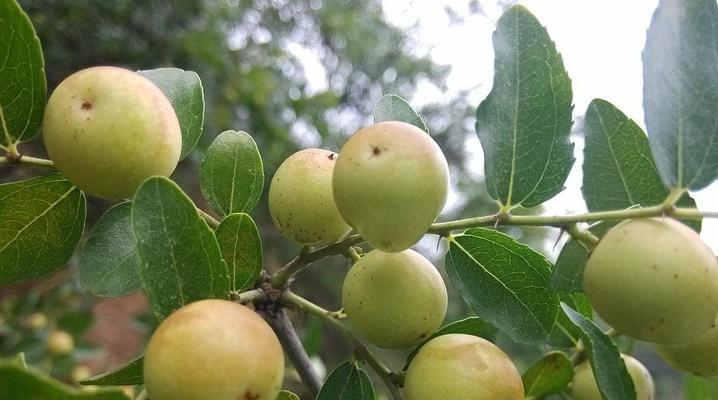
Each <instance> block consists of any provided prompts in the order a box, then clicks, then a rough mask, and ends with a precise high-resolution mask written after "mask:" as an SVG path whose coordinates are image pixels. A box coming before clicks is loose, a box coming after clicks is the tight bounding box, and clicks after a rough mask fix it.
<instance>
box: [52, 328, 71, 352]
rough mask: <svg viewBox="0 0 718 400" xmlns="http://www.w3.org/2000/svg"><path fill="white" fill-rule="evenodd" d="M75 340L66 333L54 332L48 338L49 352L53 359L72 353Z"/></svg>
mask: <svg viewBox="0 0 718 400" xmlns="http://www.w3.org/2000/svg"><path fill="white" fill-rule="evenodd" d="M74 349H75V340H74V339H73V338H72V335H70V334H69V333H67V332H65V331H54V332H52V333H51V334H50V335H49V336H48V337H47V351H48V352H50V354H51V355H52V356H53V357H62V356H66V355H68V354H70V353H72V350H74Z"/></svg>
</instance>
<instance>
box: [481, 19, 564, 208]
mask: <svg viewBox="0 0 718 400" xmlns="http://www.w3.org/2000/svg"><path fill="white" fill-rule="evenodd" d="M493 42H494V52H495V58H494V87H493V89H492V90H491V93H489V96H488V97H487V98H486V100H484V101H483V102H482V103H481V104H480V105H479V108H478V109H477V110H476V132H477V134H478V135H479V140H480V141H481V146H482V147H483V150H484V158H485V162H484V169H485V175H486V184H487V186H488V189H489V194H490V195H491V197H493V198H494V199H495V200H497V201H499V202H500V203H501V204H503V205H504V207H506V208H508V207H513V206H518V205H522V206H524V207H532V206H536V205H539V204H541V203H543V202H544V201H546V200H548V199H550V198H551V197H553V196H555V195H556V194H557V193H559V192H560V191H562V190H563V188H564V186H563V184H564V182H565V181H566V177H567V176H568V173H569V172H570V170H571V166H572V165H573V162H574V158H573V144H572V143H571V142H570V141H569V134H570V132H571V124H572V122H571V111H572V109H573V106H572V105H571V99H572V93H571V80H570V79H569V77H568V74H567V73H566V70H565V69H564V66H563V61H562V59H561V56H560V55H559V53H558V52H557V51H556V46H555V45H554V43H553V42H552V41H551V38H550V37H549V35H548V33H547V32H546V29H545V28H544V27H543V26H541V23H540V22H539V21H538V20H537V19H536V17H534V16H533V15H532V14H531V13H530V12H529V11H528V10H526V9H525V8H524V7H522V6H513V7H511V8H509V9H508V10H507V11H506V12H505V13H504V14H503V15H502V16H501V18H500V19H499V21H498V25H497V27H496V32H494V36H493Z"/></svg>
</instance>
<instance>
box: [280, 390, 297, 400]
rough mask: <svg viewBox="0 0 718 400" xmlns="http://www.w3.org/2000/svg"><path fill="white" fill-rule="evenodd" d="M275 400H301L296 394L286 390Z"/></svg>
mask: <svg viewBox="0 0 718 400" xmlns="http://www.w3.org/2000/svg"><path fill="white" fill-rule="evenodd" d="M277 400H301V399H300V398H299V396H297V395H296V394H294V393H292V392H290V391H288V390H282V391H281V392H280V393H279V396H277Z"/></svg>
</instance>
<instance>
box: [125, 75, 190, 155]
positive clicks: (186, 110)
mask: <svg viewBox="0 0 718 400" xmlns="http://www.w3.org/2000/svg"><path fill="white" fill-rule="evenodd" d="M138 72H139V73H140V74H142V75H144V76H145V77H146V78H147V79H149V80H151V81H152V82H153V83H154V84H155V85H157V87H159V88H160V90H162V92H163V93H164V94H165V96H167V98H168V99H169V101H170V103H171V104H172V108H174V110H175V114H177V120H179V124H180V129H181V131H182V152H181V153H180V159H183V158H185V157H187V155H188V154H189V153H190V152H191V151H192V149H194V146H195V145H196V144H197V141H199V138H200V136H202V126H203V125H204V89H203V88H202V81H201V80H200V79H199V75H197V74H196V73H195V72H192V71H184V70H181V69H179V68H158V69H153V70H148V71H138Z"/></svg>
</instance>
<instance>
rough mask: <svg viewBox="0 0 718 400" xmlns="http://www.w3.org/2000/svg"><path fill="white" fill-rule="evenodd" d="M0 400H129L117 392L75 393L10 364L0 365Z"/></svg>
mask: <svg viewBox="0 0 718 400" xmlns="http://www.w3.org/2000/svg"><path fill="white" fill-rule="evenodd" d="M0 399H52V400H129V398H128V397H127V396H126V395H125V394H124V393H123V392H122V391H121V390H120V389H100V388H97V390H93V391H87V390H79V389H75V388H72V387H70V386H67V385H65V384H63V383H61V382H59V381H56V380H54V379H52V378H50V377H49V376H47V375H44V374H43V373H42V372H40V371H38V370H36V369H34V368H26V367H23V366H21V365H19V364H17V363H14V362H11V363H7V362H2V363H0Z"/></svg>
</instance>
